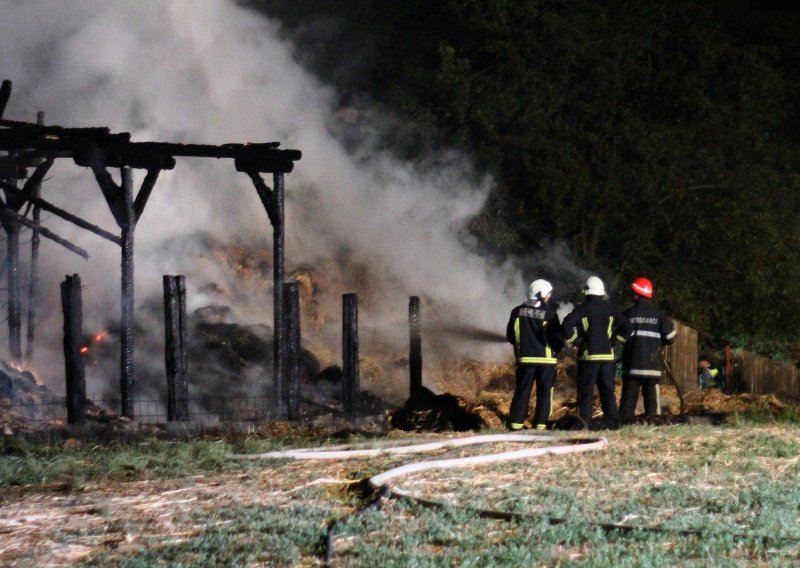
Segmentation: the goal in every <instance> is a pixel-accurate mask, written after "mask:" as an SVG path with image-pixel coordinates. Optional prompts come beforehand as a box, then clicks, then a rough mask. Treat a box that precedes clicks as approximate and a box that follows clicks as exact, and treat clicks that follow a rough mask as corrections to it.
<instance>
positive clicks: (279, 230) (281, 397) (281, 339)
mask: <svg viewBox="0 0 800 568" xmlns="http://www.w3.org/2000/svg"><path fill="white" fill-rule="evenodd" d="M272 179H273V192H274V195H273V199H274V211H275V218H274V219H273V220H272V225H273V227H272V228H273V236H274V238H273V265H274V267H273V271H274V278H273V296H274V297H273V306H274V317H273V356H274V362H273V365H274V378H273V397H274V401H273V404H274V407H275V410H276V413H277V415H278V417H282V416H284V415H285V414H286V346H285V332H284V319H283V278H284V276H283V275H284V267H283V264H284V256H283V235H284V233H283V221H284V187H283V174H282V173H275V174H273V177H272Z"/></svg>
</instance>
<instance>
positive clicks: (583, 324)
mask: <svg viewBox="0 0 800 568" xmlns="http://www.w3.org/2000/svg"><path fill="white" fill-rule="evenodd" d="M628 333H629V328H628V318H626V317H625V316H624V315H623V314H621V313H620V312H618V311H617V310H616V309H614V307H613V306H612V305H611V304H610V303H609V302H608V301H607V300H606V299H604V298H602V297H600V296H586V301H585V302H584V303H582V304H581V305H579V306H578V307H576V308H575V309H574V310H572V312H571V313H570V314H569V315H568V316H567V317H565V318H564V339H565V340H566V342H567V343H569V344H571V345H574V346H575V347H577V348H578V361H597V362H610V361H614V340H615V339H616V340H617V341H619V342H620V343H625V341H626V340H627V338H628Z"/></svg>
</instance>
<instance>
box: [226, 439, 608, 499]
mask: <svg viewBox="0 0 800 568" xmlns="http://www.w3.org/2000/svg"><path fill="white" fill-rule="evenodd" d="M555 440H568V441H570V442H572V443H570V444H565V445H559V446H547V447H544V448H526V449H523V450H514V451H510V452H501V453H497V454H486V455H481V456H469V457H464V458H453V459H446V460H434V461H422V462H413V463H409V464H406V465H402V466H400V467H396V468H393V469H390V470H388V471H385V472H383V473H380V474H378V475H375V476H373V477H371V478H370V479H369V480H368V483H369V484H370V485H371V486H372V487H374V488H380V487H382V486H383V485H385V484H386V482H387V481H388V480H389V479H394V478H396V477H400V476H402V475H405V474H408V473H414V472H418V471H425V470H429V469H451V468H458V467H469V466H473V465H484V464H489V463H500V462H508V461H513V460H521V459H525V458H533V457H538V456H543V455H545V454H568V453H578V452H586V451H590V450H599V449H602V448H605V447H606V446H607V445H608V440H606V439H605V438H596V439H589V440H587V439H575V438H559V437H556V436H544V435H536V434H525V433H519V434H484V435H479V436H467V437H464V438H449V439H446V440H439V441H435V442H425V443H422V444H411V445H405V446H394V447H385V446H382V447H377V448H365V449H350V450H347V449H341V448H343V446H337V447H336V449H334V450H331V449H330V448H325V447H318V448H301V449H296V450H281V451H275V452H266V453H263V454H234V455H231V456H229V458H230V459H233V460H240V461H241V460H262V459H286V458H289V459H296V460H331V459H349V458H356V457H377V456H386V455H404V454H415V453H424V452H433V451H436V450H441V449H447V448H459V447H464V446H472V445H477V444H492V443H497V442H551V441H555ZM386 443H393V444H396V443H398V442H397V441H387V442H386Z"/></svg>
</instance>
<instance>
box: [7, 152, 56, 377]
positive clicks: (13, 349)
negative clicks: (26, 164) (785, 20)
mask: <svg viewBox="0 0 800 568" xmlns="http://www.w3.org/2000/svg"><path fill="white" fill-rule="evenodd" d="M52 165H53V161H52V160H46V161H44V162H42V163H40V164H39V165H38V166H37V167H36V171H35V172H34V173H33V174H32V175H31V177H30V178H29V179H28V180H27V181H26V182H25V185H24V186H23V187H22V189H19V190H18V189H17V187H16V179H13V180H11V181H9V182H5V183H3V185H2V187H3V189H6V188H8V190H6V191H5V200H0V207H2V210H1V211H0V212H1V213H2V214H1V215H0V224H2V226H3V230H4V231H5V233H6V269H7V271H8V272H7V284H8V342H9V352H10V354H11V357H13V358H14V359H16V360H17V361H19V360H21V359H22V335H21V334H22V304H21V293H20V282H19V263H20V256H19V234H20V229H21V226H22V225H28V226H30V225H32V224H33V223H32V222H31V221H29V220H27V219H25V218H24V217H23V216H21V215H19V214H17V213H16V211H19V210H20V209H21V208H22V206H23V205H24V204H25V197H27V196H30V195H31V194H32V193H33V191H34V188H35V187H37V186H38V185H40V184H41V182H42V179H43V178H44V176H45V175H46V174H47V172H48V171H49V169H50V166H52ZM12 188H13V191H12Z"/></svg>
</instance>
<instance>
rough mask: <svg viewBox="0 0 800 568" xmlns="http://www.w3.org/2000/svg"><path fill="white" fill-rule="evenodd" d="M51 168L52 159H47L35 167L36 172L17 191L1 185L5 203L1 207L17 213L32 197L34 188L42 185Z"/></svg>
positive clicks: (11, 186)
mask: <svg viewBox="0 0 800 568" xmlns="http://www.w3.org/2000/svg"><path fill="white" fill-rule="evenodd" d="M52 166H53V159H52V158H48V159H46V160H45V161H43V162H42V163H40V164H39V165H38V166H36V170H34V172H33V174H31V177H29V178H28V179H27V180H26V181H25V184H24V185H23V186H22V188H21V189H17V188H16V187H14V186H13V184H10V183H3V184H2V186H0V187H2V188H3V189H5V190H6V201H5V203H4V204H3V205H4V206H5V207H8V208H10V209H13V210H14V211H19V209H20V208H21V207H22V206H23V205H24V204H25V202H26V201H28V200H29V199H30V198H31V197H32V196H33V194H34V192H35V190H36V187H37V186H38V185H39V184H40V183H42V180H44V176H46V175H47V172H49V171H50V168H51V167H52ZM12 188H13V191H12ZM0 202H2V200H0Z"/></svg>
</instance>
